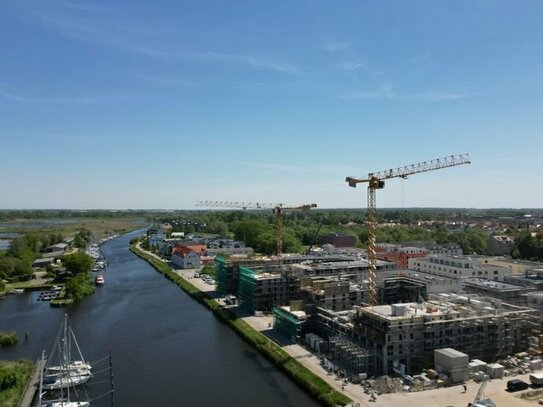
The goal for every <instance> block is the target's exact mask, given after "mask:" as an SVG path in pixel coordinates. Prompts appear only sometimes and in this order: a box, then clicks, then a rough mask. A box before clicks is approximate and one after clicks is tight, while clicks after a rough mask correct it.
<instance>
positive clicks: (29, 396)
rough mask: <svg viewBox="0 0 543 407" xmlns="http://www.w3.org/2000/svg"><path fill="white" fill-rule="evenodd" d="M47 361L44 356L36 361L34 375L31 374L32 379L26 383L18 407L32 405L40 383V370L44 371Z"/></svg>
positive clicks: (29, 406)
mask: <svg viewBox="0 0 543 407" xmlns="http://www.w3.org/2000/svg"><path fill="white" fill-rule="evenodd" d="M45 363H46V360H44V359H42V358H39V359H38V360H37V361H36V364H35V368H34V371H33V372H32V376H30V380H29V381H28V383H27V384H26V387H25V390H24V393H23V396H22V397H21V401H20V402H19V406H18V407H31V406H32V400H34V396H35V394H36V391H37V390H38V388H39V385H40V372H41V371H42V369H43V367H44V365H45Z"/></svg>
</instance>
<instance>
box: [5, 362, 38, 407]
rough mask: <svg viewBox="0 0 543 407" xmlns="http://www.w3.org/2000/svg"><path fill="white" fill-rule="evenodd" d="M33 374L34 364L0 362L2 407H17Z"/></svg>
mask: <svg viewBox="0 0 543 407" xmlns="http://www.w3.org/2000/svg"><path fill="white" fill-rule="evenodd" d="M31 374H32V362H30V361H29V360H20V361H19V362H7V361H0V406H2V407H16V406H17V405H18V403H19V399H20V398H21V396H22V394H23V391H24V389H25V386H26V383H27V382H28V380H29V379H30V375H31Z"/></svg>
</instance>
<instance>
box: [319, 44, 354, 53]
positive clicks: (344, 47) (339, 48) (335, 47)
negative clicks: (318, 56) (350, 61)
mask: <svg viewBox="0 0 543 407" xmlns="http://www.w3.org/2000/svg"><path fill="white" fill-rule="evenodd" d="M323 49H324V50H325V51H326V52H330V53H332V54H337V53H339V52H344V51H348V50H350V49H351V42H350V41H326V42H325V43H324V45H323Z"/></svg>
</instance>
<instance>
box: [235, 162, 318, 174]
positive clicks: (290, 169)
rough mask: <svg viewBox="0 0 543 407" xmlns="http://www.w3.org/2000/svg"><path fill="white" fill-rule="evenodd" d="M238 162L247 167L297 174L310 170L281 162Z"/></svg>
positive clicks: (309, 171) (307, 172)
mask: <svg viewBox="0 0 543 407" xmlns="http://www.w3.org/2000/svg"><path fill="white" fill-rule="evenodd" d="M240 164H242V165H245V166H247V167H252V168H262V169H266V170H274V171H275V170H278V171H285V172H292V173H297V174H309V173H311V172H312V171H311V170H309V169H307V168H301V167H294V166H289V165H282V164H273V163H254V162H241V163H240Z"/></svg>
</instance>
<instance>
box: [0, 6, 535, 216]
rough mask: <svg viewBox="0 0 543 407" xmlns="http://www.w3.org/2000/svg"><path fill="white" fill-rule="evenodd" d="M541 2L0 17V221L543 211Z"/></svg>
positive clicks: (49, 11) (82, 9)
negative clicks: (375, 174)
mask: <svg viewBox="0 0 543 407" xmlns="http://www.w3.org/2000/svg"><path fill="white" fill-rule="evenodd" d="M542 15H543V3H542V2H540V1H522V2H516V1H490V0H488V1H454V2H444V1H403V0H402V1H382V0H379V1H377V0H376V1H360V0H356V1H340V2H338V1H318V0H311V1H309V0H308V1H303V0H299V1H279V2H258V1H205V0H201V1H191V2H187V1H141V0H130V1H82V0H80V1H71V0H33V1H26V0H7V1H3V2H1V3H0V50H2V51H1V58H0V141H1V143H0V172H1V174H2V175H3V176H2V183H1V190H2V193H1V194H0V208H194V205H195V202H196V201H197V200H234V201H254V202H258V201H264V202H283V203H287V204H299V203H310V202H315V203H317V204H318V205H319V206H320V207H328V208H330V207H365V206H366V194H365V189H364V188H363V187H359V188H357V189H351V188H348V187H347V185H346V183H345V181H344V180H345V177H346V176H351V175H354V176H363V175H364V174H367V173H368V172H372V171H378V170H383V169H386V168H391V167H398V166H402V165H405V164H410V163H416V162H419V161H424V160H428V159H432V158H437V157H442V156H446V155H449V154H457V153H470V155H471V158H472V162H473V163H472V164H471V165H469V166H462V167H456V168H450V169H445V170H440V171H435V172H431V173H427V174H419V175H415V176H413V177H412V178H410V179H409V180H407V181H402V180H390V181H388V182H387V187H386V188H385V189H384V190H383V191H379V194H378V206H379V207H403V206H404V207H411V206H421V207H423V206H443V207H543V189H542V188H541V187H540V185H541V182H540V181H539V180H538V178H539V174H540V165H541V153H542V151H543V113H542V112H543V97H542V95H543V80H542V78H543V77H542V74H541V73H542V72H543V28H542V25H541V16H542Z"/></svg>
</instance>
